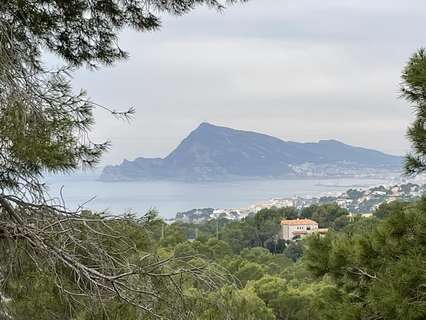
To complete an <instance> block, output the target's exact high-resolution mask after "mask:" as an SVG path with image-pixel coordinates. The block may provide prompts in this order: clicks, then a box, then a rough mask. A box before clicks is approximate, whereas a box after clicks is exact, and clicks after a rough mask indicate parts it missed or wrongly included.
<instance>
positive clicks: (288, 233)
mask: <svg viewBox="0 0 426 320" xmlns="http://www.w3.org/2000/svg"><path fill="white" fill-rule="evenodd" d="M326 231H327V230H326V229H318V223H317V222H315V221H314V220H311V219H295V220H282V221H281V231H280V235H279V237H280V239H282V240H296V239H300V238H302V237H304V236H306V235H308V234H311V233H314V232H326Z"/></svg>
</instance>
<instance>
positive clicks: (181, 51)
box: [74, 0, 426, 164]
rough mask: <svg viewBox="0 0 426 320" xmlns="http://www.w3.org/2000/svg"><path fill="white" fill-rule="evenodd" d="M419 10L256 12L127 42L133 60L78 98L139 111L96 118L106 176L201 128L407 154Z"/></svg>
mask: <svg viewBox="0 0 426 320" xmlns="http://www.w3.org/2000/svg"><path fill="white" fill-rule="evenodd" d="M425 12H426V1H424V0H374V1H371V0H322V1H318V0H291V1H290V0H251V1H249V2H248V3H246V4H244V5H236V6H233V7H232V8H229V9H228V10H226V11H225V12H223V13H221V14H218V13H217V12H215V11H212V10H207V9H205V8H200V9H197V10H195V11H193V12H192V13H191V14H189V15H187V16H183V17H166V18H165V19H164V20H163V27H162V29H161V30H160V31H157V32H153V33H148V34H142V33H136V32H133V31H126V32H124V33H123V34H122V36H121V39H120V45H121V47H123V48H124V49H126V50H127V51H129V53H130V59H129V60H128V61H125V62H121V63H118V64H116V65H115V66H114V67H108V68H104V69H102V70H100V71H96V72H92V71H88V70H80V71H78V72H77V74H76V75H75V78H74V85H75V86H76V88H80V87H81V88H85V89H87V91H88V93H89V95H90V97H91V98H92V99H93V100H95V101H96V102H98V103H100V104H104V105H107V106H110V107H112V108H116V109H120V108H122V109H125V108H126V107H128V106H134V107H135V108H136V111H137V113H136V117H135V119H134V120H133V121H132V122H131V123H130V124H128V123H126V122H123V121H119V120H116V119H114V118H111V117H110V116H109V115H107V114H106V113H104V112H97V113H96V115H97V125H96V127H95V129H94V134H93V137H94V139H95V140H97V141H100V140H104V139H110V140H111V141H112V143H113V147H112V149H111V151H110V152H109V153H108V154H106V155H105V157H104V161H103V163H104V164H115V163H119V162H121V161H122V159H124V158H126V159H134V158H135V157H138V156H146V157H147V156H149V157H151V156H155V157H158V156H159V157H163V156H166V155H167V154H168V153H169V152H170V151H171V150H172V149H173V148H175V147H176V145H177V144H178V143H179V142H180V141H181V140H182V139H183V138H184V137H185V136H186V135H188V133H189V132H190V131H191V130H193V129H194V128H196V127H197V126H198V125H199V123H200V122H203V121H207V122H211V123H213V124H218V125H224V126H229V127H233V128H238V129H244V130H251V131H257V132H262V133H267V134H270V135H273V136H276V137H279V138H281V139H283V140H292V141H318V140H319V139H338V140H340V141H343V142H345V143H349V144H353V145H358V146H364V147H371V148H376V149H379V150H382V151H385V152H388V153H393V154H403V153H404V152H405V151H406V150H407V149H408V142H407V140H406V138H405V132H406V127H407V125H408V124H409V122H410V121H411V119H412V114H413V112H412V109H410V108H409V106H408V105H407V104H406V103H405V102H404V101H402V100H401V99H399V98H398V95H399V93H398V86H399V82H400V73H401V69H402V68H403V66H404V64H405V63H406V61H407V59H408V58H409V56H410V55H411V54H412V53H413V52H414V51H415V50H416V49H417V48H419V47H421V46H424V45H426V43H425V42H424V40H425V36H426V34H425V31H426V20H425V16H424V14H425Z"/></svg>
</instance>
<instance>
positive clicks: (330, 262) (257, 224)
mask: <svg viewBox="0 0 426 320" xmlns="http://www.w3.org/2000/svg"><path fill="white" fill-rule="evenodd" d="M342 213H343V212H342ZM345 213H346V214H347V212H345ZM87 214H89V213H87ZM286 214H288V215H289V216H293V217H299V216H301V215H302V214H304V215H311V214H312V215H316V216H320V217H324V221H326V222H324V223H326V224H328V226H329V227H330V231H329V233H328V234H327V235H326V236H324V237H320V236H319V235H315V234H314V235H312V236H310V237H308V238H306V239H304V240H300V241H298V242H288V243H285V242H282V243H281V245H280V249H277V248H275V247H273V246H270V242H269V241H268V240H271V241H273V239H274V236H275V232H276V231H277V230H276V229H275V230H271V229H272V228H271V226H272V225H273V224H275V225H276V223H277V221H279V220H280V219H282V218H283V217H286ZM342 216H344V215H340V214H336V207H335V206H330V205H323V206H312V207H310V208H307V209H304V210H301V211H297V210H293V209H286V210H282V209H275V208H273V209H267V210H262V211H260V212H259V213H257V214H256V215H255V216H253V217H248V218H246V219H243V220H242V221H238V222H232V223H223V224H219V225H220V228H219V230H217V229H216V228H213V227H212V226H213V225H215V226H217V225H218V224H217V221H210V222H207V223H205V224H182V223H173V224H170V225H167V224H165V223H164V222H163V221H162V220H161V219H159V218H158V217H157V216H156V214H155V213H150V214H149V215H148V216H147V217H146V218H145V219H142V220H137V219H135V218H134V217H128V219H127V221H126V222H123V221H120V222H108V225H109V226H110V227H111V228H112V229H114V230H115V231H117V232H119V233H125V234H126V235H128V236H129V237H130V238H131V240H132V243H133V247H132V248H131V250H129V251H128V253H127V254H126V255H125V256H124V257H122V259H125V260H127V261H135V260H139V261H141V262H142V261H143V259H144V257H145V256H146V254H147V253H148V252H151V253H152V254H154V255H153V256H158V257H161V259H170V261H173V262H172V263H171V264H168V265H167V266H159V267H158V269H157V268H156V267H154V268H153V269H152V270H151V272H150V273H151V274H159V273H160V272H161V273H163V274H165V273H172V272H173V270H179V269H181V270H182V269H183V268H184V269H186V270H187V271H188V272H186V273H182V274H180V276H179V277H178V278H172V277H169V276H165V278H164V279H155V280H154V283H155V286H156V287H155V294H161V297H162V299H161V300H156V299H152V300H151V302H152V304H151V306H152V309H151V310H150V312H147V311H146V310H145V311H144V310H141V309H140V308H139V307H138V306H137V304H134V305H132V304H129V303H123V301H121V300H120V299H119V298H117V297H113V296H111V300H110V302H109V303H108V304H107V305H103V304H101V303H100V302H96V300H95V301H93V300H91V299H90V303H91V305H90V308H89V307H86V308H82V307H81V306H82V305H87V302H88V301H85V300H86V299H88V298H87V297H80V296H70V295H67V294H66V293H64V292H62V291H61V290H59V289H58V287H57V284H56V283H55V281H56V279H55V277H53V276H51V275H50V274H46V273H44V272H42V271H41V270H38V269H37V268H36V267H35V266H34V264H32V263H31V262H30V261H29V260H28V258H25V255H22V256H20V258H19V259H20V268H19V272H15V273H14V276H13V277H11V278H9V279H7V281H5V285H4V286H3V290H2V293H3V294H4V295H5V296H7V297H8V298H9V299H11V300H10V301H9V302H6V301H4V302H3V305H2V306H3V308H5V310H7V312H8V314H11V315H13V316H14V317H15V318H16V319H46V318H49V319H63V317H64V315H66V317H68V318H72V319H102V317H106V316H108V317H109V318H111V319H151V318H152V319H155V318H156V316H155V314H157V315H160V314H161V315H162V317H164V318H167V319H176V314H180V315H181V318H182V319H206V320H207V319H208V320H210V319H218V320H219V319H241V320H242V319H253V320H255V319H268V320H269V319H271V320H273V319H277V320H278V319H283V320H284V319H300V320H302V319H303V320H305V319H306V320H308V319H318V320H320V319H336V320H338V319H339V320H340V319H353V320H356V319H401V320H402V319H413V320H414V319H424V318H425V317H426V300H425V299H426V290H425V289H424V287H425V284H426V275H425V272H424V265H425V263H426V249H425V248H426V237H425V230H426V200H421V201H419V202H416V203H398V202H395V203H391V204H388V205H383V206H381V207H380V208H379V209H378V210H377V211H376V212H375V214H374V216H373V217H371V218H358V219H355V220H353V221H348V222H347V223H346V224H345V226H344V227H341V226H339V227H334V226H335V225H336V221H337V220H339V219H340V218H341V217H342ZM249 228H251V229H250V230H252V232H251V233H248V232H245V230H247V229H249ZM195 229H198V230H199V231H198V234H199V237H198V238H196V239H191V240H188V234H190V235H193V234H194V232H195V231H193V232H191V230H195ZM217 231H219V232H217ZM232 233H235V234H237V235H238V237H239V239H240V240H241V243H243V244H241V243H238V244H236V241H235V238H234V237H231V234H232ZM217 236H219V239H217ZM259 236H260V237H261V238H259ZM190 238H191V236H190ZM108 247H109V248H110V250H112V251H115V250H118V249H119V247H120V243H119V242H117V241H109V243H108ZM17 254H20V253H19V252H17ZM146 263H150V262H148V261H147V262H146ZM151 263H152V261H151ZM141 267H144V265H143V263H142V264H141ZM149 277H150V275H149V274H146V275H145V276H141V275H140V274H139V275H138V277H135V278H133V279H132V281H136V282H137V281H141V282H145V281H150V280H149ZM169 279H173V281H169ZM151 281H152V280H151ZM157 281H159V282H157ZM174 281H179V283H178V284H177V283H176V285H178V286H179V288H180V290H181V291H180V292H177V291H176V290H173V286H174V285H175V283H174ZM61 285H63V286H64V287H65V288H67V290H75V284H74V283H73V282H72V281H71V280H70V281H68V282H67V283H62V284H61ZM132 299H134V300H132V301H137V299H147V296H146V295H145V294H140V295H135V296H133V297H132ZM12 301H13V302H12ZM35 310H37V313H36V316H35V315H34V314H35Z"/></svg>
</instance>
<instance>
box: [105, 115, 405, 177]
mask: <svg viewBox="0 0 426 320" xmlns="http://www.w3.org/2000/svg"><path fill="white" fill-rule="evenodd" d="M401 162H402V157H399V156H392V155H388V154H385V153H383V152H379V151H376V150H371V149H366V148H360V147H354V146H350V145H347V144H344V143H341V142H339V141H336V140H321V141H319V142H318V143H298V142H287V141H283V140H281V139H278V138H275V137H272V136H268V135H265V134H260V133H255V132H249V131H241V130H235V129H231V128H226V127H220V126H215V125H212V124H209V123H202V124H201V125H200V126H199V127H198V128H196V129H195V130H194V131H192V132H191V133H190V134H189V136H188V137H186V138H185V139H184V140H183V141H182V142H181V143H180V144H179V146H178V147H177V148H176V149H175V150H174V151H173V152H171V153H170V154H169V155H168V156H167V157H165V158H153V159H150V158H137V159H135V160H134V161H128V160H124V161H123V163H121V164H120V165H117V166H107V167H105V169H104V170H103V172H102V174H101V177H100V179H101V180H102V181H120V180H140V179H179V180H189V181H203V180H218V179H230V178H279V177H303V176H324V174H333V175H334V176H339V175H343V176H347V175H356V172H358V171H360V170H365V169H374V168H376V169H396V168H399V167H400V166H401ZM327 172H328V173H327Z"/></svg>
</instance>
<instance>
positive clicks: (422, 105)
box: [401, 48, 426, 175]
mask: <svg viewBox="0 0 426 320" xmlns="http://www.w3.org/2000/svg"><path fill="white" fill-rule="evenodd" d="M401 92H402V97H404V98H405V99H406V100H407V101H408V102H409V103H410V104H411V106H412V107H413V108H414V111H415V114H416V118H415V120H414V122H413V123H412V124H411V126H410V127H409V128H408V133H407V136H408V139H409V140H410V142H411V145H412V148H413V152H412V153H411V154H409V155H408V156H407V158H406V162H405V171H406V173H407V174H410V175H415V174H418V173H421V172H424V171H425V170H426V127H425V122H426V50H425V49H424V48H422V49H420V50H418V51H417V52H416V53H415V54H413V56H412V57H411V58H410V60H409V61H408V63H407V65H406V66H405V68H404V71H403V73H402V85H401Z"/></svg>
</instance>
